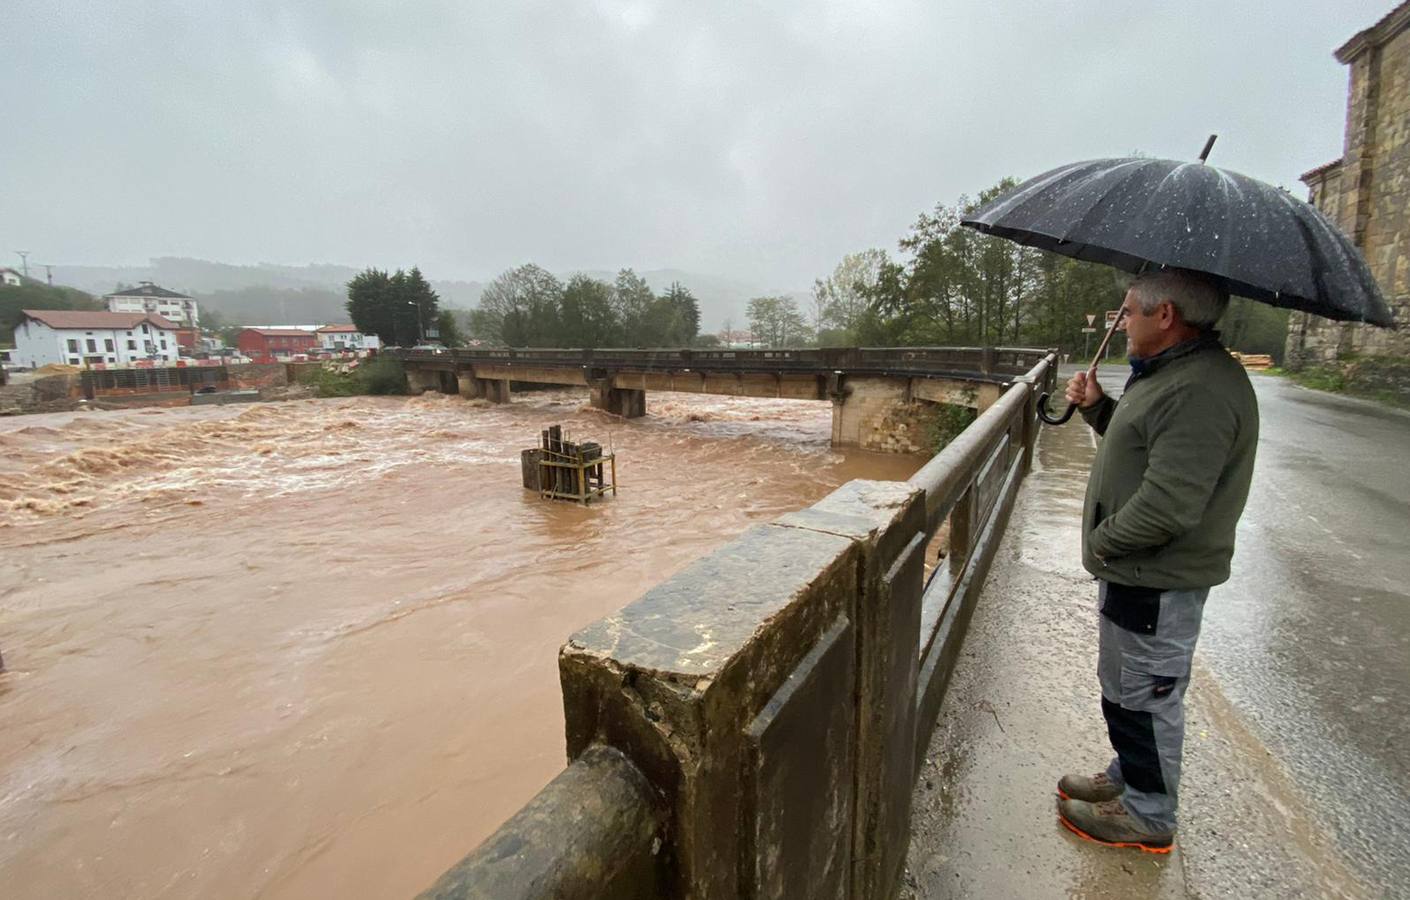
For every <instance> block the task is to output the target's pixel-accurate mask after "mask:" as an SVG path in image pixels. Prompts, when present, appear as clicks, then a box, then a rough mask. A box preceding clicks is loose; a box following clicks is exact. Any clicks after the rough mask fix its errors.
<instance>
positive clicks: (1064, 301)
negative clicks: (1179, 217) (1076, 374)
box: [814, 179, 1124, 349]
mask: <svg viewBox="0 0 1410 900" xmlns="http://www.w3.org/2000/svg"><path fill="white" fill-rule="evenodd" d="M1014 183H1015V182H1014V181H1013V179H1004V180H1003V181H1001V182H999V183H998V184H996V185H993V186H992V187H990V188H988V189H986V190H984V191H982V192H981V193H980V195H979V197H978V199H976V200H974V201H973V202H971V201H970V200H969V199H967V198H965V197H960V198H959V200H958V201H957V202H955V203H954V204H949V205H947V204H943V203H942V204H937V205H936V206H935V208H934V209H933V210H931V211H928V212H925V213H922V214H921V215H920V217H919V218H918V219H917V220H916V222H915V223H914V224H913V225H912V226H911V229H910V231H909V232H908V233H907V234H906V235H904V236H903V237H902V238H901V240H900V241H899V248H900V250H901V252H902V255H903V259H902V261H901V262H900V263H895V262H892V261H891V260H890V259H888V258H887V257H886V255H885V254H884V253H881V252H880V251H867V253H866V254H855V255H853V256H849V257H847V258H844V260H843V262H842V263H840V264H839V265H838V267H837V269H836V270H834V272H833V274H832V275H831V276H829V278H827V279H819V280H818V282H817V283H816V285H815V287H814V310H815V317H816V318H817V319H818V321H819V322H821V323H823V324H824V325H825V326H828V327H827V328H825V330H823V331H822V332H821V333H820V334H819V340H820V341H821V342H824V343H829V344H831V343H837V342H840V341H843V340H850V341H851V342H854V343H861V344H991V345H993V344H1032V345H1039V346H1057V347H1060V348H1063V349H1077V348H1081V347H1082V345H1083V338H1084V335H1083V332H1082V327H1083V326H1084V325H1085V324H1086V318H1085V317H1086V315H1087V314H1092V315H1096V316H1100V314H1101V312H1102V311H1103V310H1106V309H1114V308H1116V307H1117V306H1119V305H1120V302H1121V296H1120V295H1121V293H1122V292H1123V291H1124V281H1123V279H1122V278H1120V277H1119V276H1118V275H1117V274H1115V273H1114V272H1113V270H1111V269H1108V268H1106V267H1104V266H1099V265H1097V264H1095V263H1086V262H1080V261H1077V260H1073V259H1069V258H1067V257H1063V256H1058V255H1056V254H1051V253H1046V252H1043V251H1039V250H1034V249H1032V248H1029V247H1023V246H1020V245H1018V244H1014V243H1012V242H1010V241H1005V240H1003V239H1000V238H996V237H991V236H988V235H984V234H981V233H979V232H976V231H973V230H971V229H968V228H963V227H961V226H960V220H961V218H963V216H964V215H965V214H966V213H968V212H971V211H973V210H974V209H975V208H977V207H978V206H980V205H982V204H984V203H987V202H989V201H990V200H991V199H993V198H995V197H997V196H998V195H999V194H1000V193H1002V192H1004V191H1006V190H1008V189H1009V188H1011V187H1012V186H1013V185H1014ZM857 257H861V258H857ZM844 323H846V324H845V327H844Z"/></svg>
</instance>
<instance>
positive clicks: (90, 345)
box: [88, 338, 98, 353]
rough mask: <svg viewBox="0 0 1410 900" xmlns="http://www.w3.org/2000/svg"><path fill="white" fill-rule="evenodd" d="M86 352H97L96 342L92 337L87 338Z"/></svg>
mask: <svg viewBox="0 0 1410 900" xmlns="http://www.w3.org/2000/svg"><path fill="white" fill-rule="evenodd" d="M88 352H89V353H97V352H98V342H97V341H96V340H94V339H93V338H89V339H88Z"/></svg>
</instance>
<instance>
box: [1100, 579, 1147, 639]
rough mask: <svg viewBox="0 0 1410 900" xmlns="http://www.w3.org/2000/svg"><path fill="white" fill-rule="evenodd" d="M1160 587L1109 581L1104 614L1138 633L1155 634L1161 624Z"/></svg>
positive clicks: (1104, 602) (1103, 607)
mask: <svg viewBox="0 0 1410 900" xmlns="http://www.w3.org/2000/svg"><path fill="white" fill-rule="evenodd" d="M1160 593H1161V591H1160V588H1148V587H1134V586H1132V585H1127V584H1115V583H1113V582H1107V586H1106V596H1105V598H1103V600H1102V615H1104V616H1106V617H1107V618H1108V619H1110V620H1111V621H1113V622H1115V623H1116V624H1117V625H1120V626H1121V627H1122V628H1124V629H1126V630H1127V631H1134V632H1135V633H1136V634H1155V629H1156V626H1157V625H1159V624H1160Z"/></svg>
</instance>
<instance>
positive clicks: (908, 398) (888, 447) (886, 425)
mask: <svg viewBox="0 0 1410 900" xmlns="http://www.w3.org/2000/svg"><path fill="white" fill-rule="evenodd" d="M1002 391H1003V389H1002V388H1001V387H1000V386H999V385H997V384H987V383H975V382H964V381H956V380H953V379H947V378H896V377H892V376H877V377H868V376H850V377H847V378H844V379H841V380H840V381H839V382H838V383H835V384H831V385H829V395H830V396H831V397H832V445H833V446H834V447H860V448H861V449H863V450H878V451H882V452H892V453H920V452H931V451H932V450H933V448H932V447H931V446H930V435H929V434H928V431H929V428H928V426H929V423H930V420H931V419H932V418H933V417H934V415H935V412H936V407H937V405H940V404H946V405H950V406H968V407H970V408H971V409H974V410H977V411H978V412H983V411H984V410H986V409H988V408H989V407H990V406H993V405H994V403H995V402H996V401H997V400H998V399H999V397H1000V395H1001V394H1002Z"/></svg>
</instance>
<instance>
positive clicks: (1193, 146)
mask: <svg viewBox="0 0 1410 900" xmlns="http://www.w3.org/2000/svg"><path fill="white" fill-rule="evenodd" d="M4 6H5V11H4V14H3V23H4V32H3V39H0V264H4V265H16V264H17V263H18V258H17V257H15V256H14V255H13V254H12V253H11V251H12V250H14V249H17V248H18V249H28V250H30V251H32V255H31V257H30V259H31V261H32V262H33V261H39V262H50V263H63V264H70V265H73V264H142V263H145V262H146V261H147V260H148V259H149V258H151V257H155V256H170V255H179V256H195V257H201V258H205V259H212V260H219V261H223V262H233V263H254V262H259V261H269V262H278V263H288V264H296V265H297V264H303V263H308V262H335V263H346V264H349V265H357V266H360V265H366V264H376V265H382V266H393V267H395V266H404V265H411V264H413V263H414V264H419V265H420V266H421V267H422V269H423V270H425V271H426V272H427V274H428V275H429V276H431V277H435V278H479V279H484V278H488V277H492V276H494V275H495V274H497V273H498V272H500V271H501V270H503V269H505V268H507V267H509V266H513V265H517V264H519V263H522V262H526V261H534V262H537V263H539V264H541V265H544V266H546V267H548V268H550V269H553V270H556V271H564V270H570V269H579V268H582V269H616V268H619V267H622V266H634V267H636V268H637V269H652V268H660V267H677V268H683V269H688V270H694V271H700V272H708V273H712V274H716V275H723V276H735V277H739V278H743V279H747V280H750V281H753V282H755V283H758V284H760V285H763V286H768V287H770V288H777V289H797V288H806V287H808V286H809V285H810V284H811V283H812V280H813V278H815V277H817V276H819V275H824V274H826V273H827V272H828V271H830V270H831V268H832V267H833V266H834V265H835V264H836V262H837V260H838V259H839V258H840V257H841V256H842V254H844V253H846V252H849V251H853V250H859V249H863V248H866V247H872V246H880V247H885V248H887V249H891V250H893V251H894V248H895V243H896V240H897V238H899V237H900V236H901V235H902V233H904V231H905V230H906V228H907V227H908V226H909V225H910V223H911V222H913V221H914V219H915V217H916V215H917V214H918V213H919V212H921V211H922V210H925V209H928V208H930V207H932V206H933V205H934V204H935V203H937V202H940V201H945V202H952V201H953V200H954V199H955V198H956V197H957V196H958V195H960V194H961V193H970V194H973V193H976V192H978V191H979V190H981V189H983V188H984V187H986V186H988V185H990V184H992V183H993V182H995V181H996V180H998V179H999V178H1001V177H1003V176H1005V175H1014V176H1018V177H1026V176H1030V175H1034V174H1037V173H1038V172H1040V171H1043V170H1045V169H1048V168H1051V167H1053V166H1056V165H1058V164H1061V163H1064V162H1069V161H1073V160H1078V159H1085V158H1091V157H1098V156H1120V155H1126V154H1128V153H1130V152H1131V151H1141V152H1143V153H1146V154H1148V155H1151V156H1169V157H1191V158H1192V157H1194V156H1195V155H1197V154H1198V152H1199V149H1200V147H1201V146H1202V144H1203V141H1204V139H1205V137H1206V135H1208V134H1209V133H1210V132H1218V133H1219V135H1220V138H1219V143H1218V145H1217V146H1216V147H1215V150H1214V154H1213V158H1212V162H1215V163H1218V164H1220V165H1223V166H1226V167H1229V168H1232V169H1236V170H1239V171H1242V172H1245V173H1248V174H1250V175H1254V176H1257V177H1260V178H1264V179H1266V180H1268V181H1272V182H1274V183H1281V184H1283V185H1286V186H1288V187H1289V188H1291V189H1293V190H1294V191H1295V192H1296V193H1298V195H1299V196H1303V195H1304V191H1303V188H1302V186H1301V185H1300V184H1298V183H1297V176H1298V175H1299V174H1300V173H1302V172H1303V171H1306V170H1307V169H1310V168H1312V167H1314V166H1317V165H1320V164H1322V163H1324V162H1328V161H1330V160H1332V159H1335V158H1336V157H1338V156H1339V155H1340V154H1341V146H1342V135H1343V129H1344V110H1345V100H1346V87H1347V76H1346V69H1345V68H1344V67H1343V66H1341V65H1340V64H1338V63H1337V62H1336V60H1335V59H1333V57H1332V55H1331V54H1332V50H1333V49H1335V48H1336V47H1337V46H1339V45H1340V44H1341V43H1343V42H1344V41H1345V40H1346V39H1348V38H1350V37H1351V36H1352V35H1353V34H1355V33H1356V32H1357V31H1359V30H1361V29H1362V28H1365V27H1367V26H1369V25H1371V24H1373V23H1374V22H1375V21H1376V20H1377V19H1378V18H1380V17H1381V16H1382V15H1384V14H1385V13H1386V12H1388V11H1389V10H1390V9H1391V8H1392V7H1393V6H1394V2H1393V0H1321V2H1304V0H1298V2H1287V0H1284V2H1277V3H1268V2H1230V0H1182V2H1172V3H1147V2H1135V3H1133V2H1131V0H1119V2H1096V0H1092V2H1044V3H1037V2H1016V0H1014V2H1007V0H1005V2H1000V0H989V2H978V0H974V2H956V0H926V2H917V3H909V2H905V3H902V2H896V3H888V2H885V0H865V2H860V0H859V2H845V3H824V2H794V0H771V2H768V3H751V2H740V0H735V2H730V3H710V2H699V0H697V2H692V3H655V2H638V0H545V2H540V3H511V2H507V0H506V2H495V3H483V2H467V0H441V2H419V0H399V2H372V0H346V2H323V3H316V2H305V3H293V2H290V3H278V2H268V0H239V2H231V0H222V2H200V0H153V2H145V3H144V2H133V0H102V2H94V0H75V2H35V0H18V6H16V2H15V0H9V2H7V3H5V4H4Z"/></svg>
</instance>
